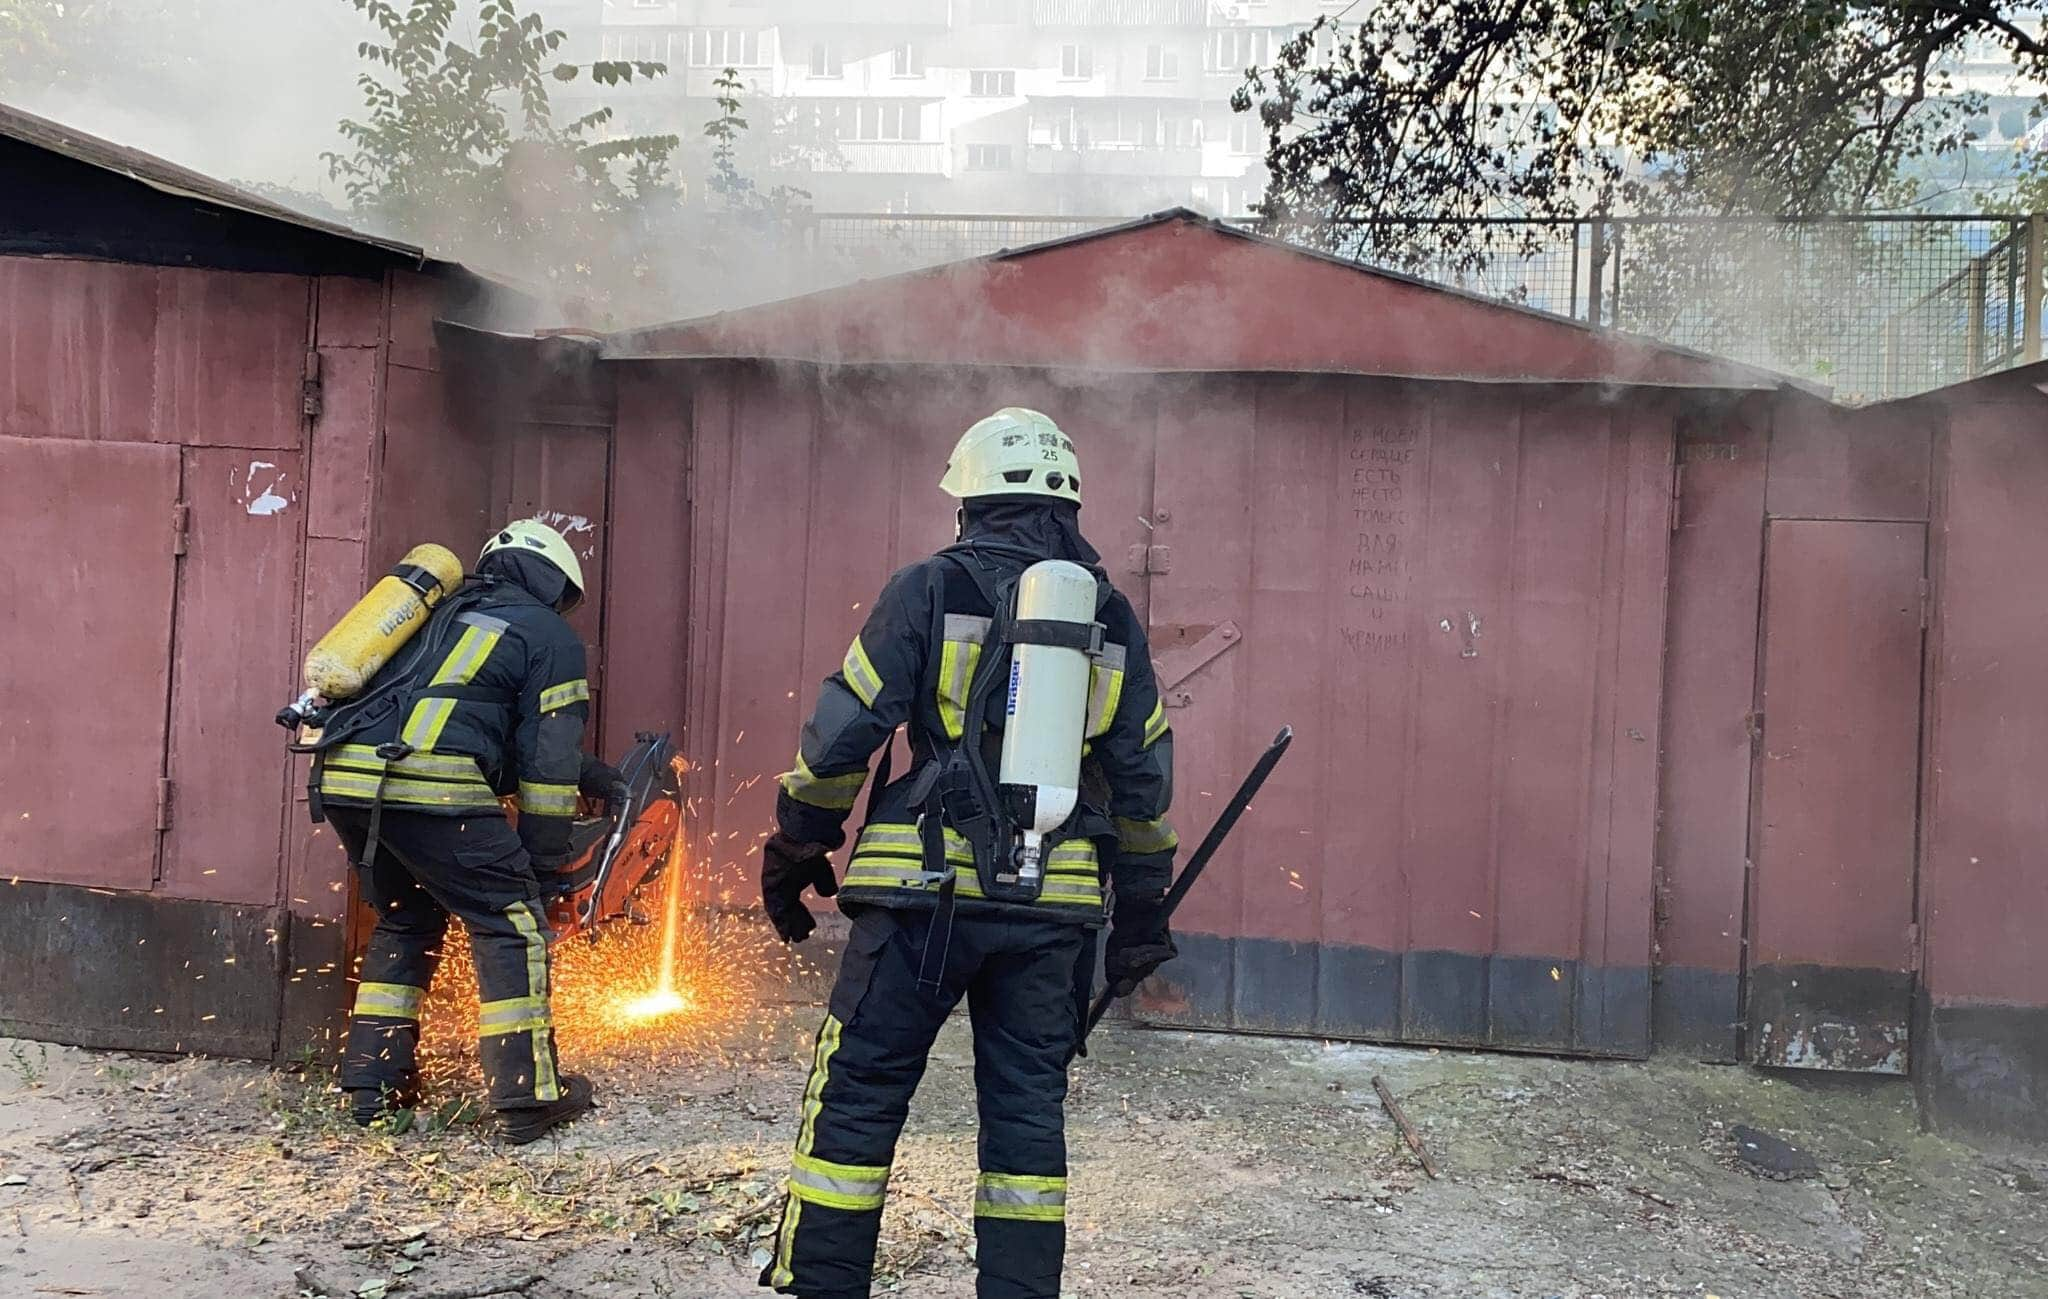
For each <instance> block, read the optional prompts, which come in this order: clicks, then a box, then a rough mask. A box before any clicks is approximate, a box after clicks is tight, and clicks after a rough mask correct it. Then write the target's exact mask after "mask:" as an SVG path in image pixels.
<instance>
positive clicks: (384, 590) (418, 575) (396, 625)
mask: <svg viewBox="0 0 2048 1299" xmlns="http://www.w3.org/2000/svg"><path fill="white" fill-rule="evenodd" d="M461 581H462V561H461V560H460V559H457V558H456V557H455V553H454V552H453V551H451V550H449V549H448V548H447V547H445V546H435V545H431V544H430V545H425V546H414V547H413V548H412V549H411V550H408V551H406V552H405V558H404V559H401V560H399V561H398V566H397V567H396V568H394V569H392V570H391V572H390V573H389V574H388V575H386V576H384V577H382V578H380V579H378V581H377V585H375V586H373V587H371V588H370V593H369V594H368V595H366V596H364V597H363V598H362V599H361V600H358V601H357V602H356V606H355V608H353V609H350V610H349V611H348V612H347V613H346V614H344V615H343V616H342V619H341V621H340V622H338V623H335V624H334V627H333V629H332V630H331V631H329V632H328V633H327V634H326V635H325V636H322V637H321V638H320V640H319V643H318V644H316V645H314V646H313V648H312V649H311V650H309V651H307V653H306V689H307V691H308V692H310V693H312V694H316V695H320V696H322V697H323V698H325V699H327V700H328V701H330V702H334V701H339V700H343V699H349V698H352V697H353V696H355V695H356V694H358V693H359V692H361V690H362V688H363V685H364V683H365V682H367V681H368V680H369V679H370V678H371V677H373V676H375V675H376V673H377V669H378V668H381V667H383V666H384V665H385V664H386V663H388V662H390V660H391V656H392V655H393V654H396V653H397V652H398V651H399V650H400V649H401V648H403V647H404V645H405V643H406V642H407V641H409V640H411V639H412V637H413V634H414V633H416V632H417V631H419V629H420V628H421V627H424V626H425V625H426V622H427V611H428V610H430V609H432V608H433V607H434V606H435V605H436V604H438V603H440V600H441V597H442V596H444V595H446V594H448V593H449V592H450V591H453V590H454V589H455V588H456V586H457V585H458V584H460V583H461Z"/></svg>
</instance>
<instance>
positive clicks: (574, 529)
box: [533, 510, 597, 559]
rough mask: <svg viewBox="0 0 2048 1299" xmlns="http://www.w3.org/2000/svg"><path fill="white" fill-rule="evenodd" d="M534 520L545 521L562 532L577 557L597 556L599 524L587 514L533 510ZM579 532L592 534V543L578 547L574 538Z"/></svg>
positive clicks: (588, 557)
mask: <svg viewBox="0 0 2048 1299" xmlns="http://www.w3.org/2000/svg"><path fill="white" fill-rule="evenodd" d="M533 520H534V522H536V523H545V524H547V525H548V526H549V527H550V528H553V529H554V530H555V531H556V532H559V533H561V534H562V537H563V539H564V540H565V541H568V542H569V548H570V549H571V550H575V551H576V556H577V558H579V559H596V558H597V525H596V524H595V523H592V522H591V521H590V520H589V519H588V518H586V517H585V516H583V515H581V514H564V513H562V512H561V511H560V510H535V511H534V512H533ZM579 532H588V533H590V534H591V535H590V543H591V544H589V545H587V546H584V547H582V548H581V549H578V548H577V546H576V542H575V541H574V540H573V538H574V537H575V535H576V534H577V533H579Z"/></svg>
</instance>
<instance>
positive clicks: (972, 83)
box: [967, 72, 1017, 99]
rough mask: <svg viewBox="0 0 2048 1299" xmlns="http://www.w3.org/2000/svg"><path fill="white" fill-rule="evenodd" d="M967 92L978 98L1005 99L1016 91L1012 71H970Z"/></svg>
mask: <svg viewBox="0 0 2048 1299" xmlns="http://www.w3.org/2000/svg"><path fill="white" fill-rule="evenodd" d="M967 93H968V94H970V95H973V96H975V97H976V98H979V99H1007V98H1009V97H1010V96H1011V95H1014V94H1016V93H1017V74H1016V73H1014V72H970V73H968V74H967Z"/></svg>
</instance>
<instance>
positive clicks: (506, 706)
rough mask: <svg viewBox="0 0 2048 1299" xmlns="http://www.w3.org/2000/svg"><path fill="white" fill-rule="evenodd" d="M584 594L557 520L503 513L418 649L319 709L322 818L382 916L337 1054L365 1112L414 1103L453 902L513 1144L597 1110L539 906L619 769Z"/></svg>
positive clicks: (354, 1100)
mask: <svg viewBox="0 0 2048 1299" xmlns="http://www.w3.org/2000/svg"><path fill="white" fill-rule="evenodd" d="M582 598H583V569H582V565H581V564H580V563H579V562H578V561H577V558H576V552H575V551H574V550H572V549H571V548H570V546H569V543H568V542H567V541H566V540H564V539H563V537H562V536H561V534H560V533H558V532H556V531H555V530H554V529H552V528H550V527H547V526H545V525H544V524H540V523H536V522H533V521H531V520H520V521H518V522H514V523H510V524H507V525H506V526H505V528H504V529H503V530H501V531H499V532H498V533H496V534H495V535H493V536H492V537H491V538H490V540H489V541H488V542H487V543H485V545H484V548H483V555H482V557H481V558H480V559H479V561H478V563H477V571H476V573H475V575H474V576H472V577H470V578H469V579H468V580H466V581H464V582H463V583H462V584H461V586H459V587H458V588H456V589H455V590H454V591H453V593H452V594H450V595H448V596H447V598H445V599H443V600H441V602H440V603H439V604H438V605H436V606H435V607H434V610H433V613H432V615H431V616H430V617H429V618H428V619H427V621H426V624H425V626H424V627H422V628H421V630H420V631H419V632H418V633H417V634H416V635H415V636H414V637H413V638H412V641H411V643H410V644H409V645H408V647H407V649H406V651H405V652H403V653H401V654H399V655H397V656H396V657H394V658H393V659H392V660H391V661H390V662H389V663H388V664H386V665H385V666H384V667H383V668H382V669H381V670H379V671H378V673H377V675H376V676H374V677H372V678H371V679H370V681H369V682H368V684H367V686H366V687H365V688H364V690H363V691H362V693H361V694H360V695H359V696H358V697H356V698H354V699H351V700H349V701H348V702H347V703H345V704H342V705H339V706H337V707H336V708H335V709H334V711H333V713H332V714H331V716H329V717H327V718H326V720H325V726H324V730H323V732H322V734H321V737H320V739H319V741H318V742H317V745H316V749H317V753H318V757H317V758H316V760H315V764H314V776H313V782H312V792H313V801H314V809H315V811H314V816H315V819H316V820H318V819H320V817H321V816H322V815H323V814H324V816H325V817H326V819H328V820H329V821H331V822H333V824H334V828H335V832H336V834H337V835H338V836H339V837H340V839H341V841H342V843H343V845H344V846H345V847H346V848H347V849H348V851H349V855H350V858H351V860H352V861H354V862H355V864H356V868H357V882H358V886H359V891H360V894H361V896H362V898H363V900H364V901H365V902H366V903H368V904H369V905H370V906H372V907H375V908H376V911H377V924H376V928H375V930H374V931H373V932H372V933H371V935H370V942H369V948H368V950H367V951H366V952H365V953H364V955H363V962H362V969H361V980H362V982H361V984H360V985H359V986H358V988H357V992H356V1001H355V1009H354V1012H353V1014H352V1016H351V1019H350V1023H349V1034H348V1046H347V1053H346V1055H345V1056H344V1058H343V1061H342V1069H341V1085H342V1087H343V1088H345V1089H346V1090H347V1091H348V1093H349V1096H350V1100H351V1109H352V1112H353V1114H354V1117H355V1120H356V1121H357V1122H358V1123H362V1124H368V1123H370V1122H371V1121H372V1120H374V1119H375V1118H376V1117H377V1116H378V1115H379V1114H380V1113H383V1112H384V1111H385V1110H386V1109H388V1108H392V1107H396V1106H409V1105H411V1104H414V1103H415V1102H416V1099H417V1089H418V1068H417V1059H416V1057H417V1052H418V1047H419V1027H420V1025H419V1017H420V1003H421V1001H422V1000H423V999H424V998H425V996H426V993H427V988H428V986H429V984H430V983H431V982H432V980H433V977H434V968H435V965H436V963H437V962H438V960H439V957H440V951H441V942H442V938H443V936H444V935H445V934H446V932H447V929H448V918H449V916H450V915H453V916H454V917H456V918H457V919H458V920H460V921H461V922H462V924H463V926H464V927H465V928H466V929H468V931H469V938H470V949H471V953H472V955H473V958H474V961H475V965H476V980H477V990H478V995H479V998H480V1000H481V1001H482V1008H481V1015H480V1018H479V1025H478V1031H479V1034H480V1041H479V1043H478V1050H479V1053H480V1054H481V1056H482V1058H483V1068H484V1077H485V1081H486V1082H487V1084H488V1086H489V1090H490V1100H491V1105H492V1108H493V1109H495V1110H496V1111H498V1113H499V1115H500V1117H501V1122H502V1129H503V1133H504V1136H505V1138H506V1140H508V1141H511V1142H514V1143H520V1144H523V1143H525V1142H528V1141H532V1140H533V1139H535V1138H537V1137H539V1136H540V1135H541V1134H542V1133H544V1132H546V1131H548V1130H549V1129H551V1128H553V1127H555V1126H557V1125H559V1124H562V1123H566V1122H568V1121H569V1120H571V1119H573V1118H575V1117H576V1116H578V1115H579V1114H582V1113H583V1112H584V1111H586V1110H588V1109H589V1108H590V1106H591V1089H590V1084H589V1082H588V1081H587V1080H586V1079H584V1078H581V1077H579V1076H577V1075H574V1074H564V1073H562V1072H561V1071H560V1069H559V1067H558V1066H557V1063H556V1058H555V1037H554V1020H553V1015H552V1012H551V1009H550V1003H549V989H548V936H549V935H548V929H547V918H546V905H545V901H544V899H545V884H546V881H547V879H548V877H549V875H550V874H551V873H552V872H553V871H554V870H555V869H556V868H557V867H559V866H560V865H561V864H562V863H563V862H565V861H566V860H567V859H568V855H569V833H570V827H571V824H572V822H573V820H574V818H575V815H576V798H577V793H578V789H579V785H580V786H582V787H583V788H584V791H585V792H588V793H602V792H604V791H605V789H606V788H607V787H608V786H609V785H611V784H612V783H613V782H615V781H616V779H617V777H616V774H615V773H612V772H611V771H610V769H609V768H607V767H605V766H604V765H603V764H602V763H597V762H595V761H594V760H591V759H587V758H586V757H585V756H584V755H583V753H582V751H581V746H582V739H583V728H584V724H585V721H586V720H587V718H588V716H589V712H590V702H589V700H590V687H589V684H588V683H587V681H586V680H585V678H584V671H585V669H584V650H583V643H582V641H581V640H579V639H578V638H577V636H576V633H575V632H574V631H573V630H571V629H570V627H569V623H568V621H567V620H566V619H565V618H564V617H563V615H564V614H565V613H567V612H568V611H569V610H570V609H572V608H574V607H575V605H576V604H577V602H578V601H580V600H581V599H582ZM507 795H516V797H517V800H518V804H517V805H518V812H519V815H518V828H517V829H516V830H515V829H514V828H513V825H512V823H511V822H510V821H508V820H507V819H506V817H505V813H504V808H503V806H502V805H501V803H500V802H499V799H500V797H501V796H507Z"/></svg>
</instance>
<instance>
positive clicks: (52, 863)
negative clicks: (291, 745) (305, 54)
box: [0, 110, 504, 1056]
mask: <svg viewBox="0 0 2048 1299" xmlns="http://www.w3.org/2000/svg"><path fill="white" fill-rule="evenodd" d="M0 174H4V175H6V177H7V184H6V185H5V186H4V187H0V488H4V491H5V494H6V501H7V518H8V521H9V524H10V526H11V527H12V529H13V530H14V531H15V533H16V534H17V538H18V539H17V541H16V543H15V544H16V546H17V549H16V550H15V552H14V553H15V554H16V555H17V556H26V557H27V558H26V560H25V561H23V560H21V559H17V560H16V561H15V562H10V563H8V564H7V565H5V566H4V567H0V600H4V601H5V602H6V604H5V607H6V608H7V609H9V610H10V611H11V613H10V616H9V617H8V618H6V619H5V620H0V662H5V663H6V665H7V667H6V671H5V673H4V675H0V791H4V795H0V859H4V861H5V862H6V867H5V873H6V876H7V877H8V879H9V881H10V884H9V886H8V887H7V888H6V889H5V904H4V905H0V1031H4V1032H10V1033H28V1034H34V1035H42V1036H53V1037H58V1038H62V1039H65V1040H70V1041H77V1042H85V1043H91V1044H100V1045H109V1046H123V1047H142V1048H150V1049H158V1050H165V1049H171V1050H175V1049H184V1050H200V1051H217V1052H223V1053H231V1054H239V1055H255V1056H269V1055H272V1054H273V1053H275V1052H280V1051H281V1052H290V1051H294V1050H296V1049H297V1048H298V1047H300V1046H302V1045H303V1044H304V1042H305V1040H306V1034H307V1033H308V1032H310V1031H312V1028H313V1026H314V1025H316V1024H318V1023H319V1022H320V1021H322V1020H324V1019H327V1018H329V1017H330V1016H331V1015H332V1014H333V1012H334V1011H335V1009H336V1008H337V1007H338V1006H339V1005H340V1004H342V1001H343V998H342V985H343V976H344V956H345V946H344V941H343V926H342V921H343V919H344V916H345V912H346V902H347V894H346V891H345V887H346V878H345V863H344V862H343V860H342V858H341V854H340V853H339V852H338V851H336V850H335V849H334V847H333V845H332V841H331V838H323V837H321V836H320V835H319V833H318V832H317V831H315V830H314V828H313V827H312V826H311V825H309V824H308V823H307V821H306V817H305V808H304V802H303V792H302V790H301V789H300V786H301V785H302V784H303V781H302V779H301V775H302V773H300V772H296V771H294V769H293V765H292V763H291V762H290V761H289V759H288V756H287V755H286V753H285V751H284V747H283V744H282V742H281V733H280V732H279V731H278V730H277V728H276V727H275V726H273V725H272V724H271V723H270V720H269V715H270V714H271V713H272V712H274V711H275V709H276V707H277V706H278V702H279V701H281V700H284V699H287V698H289V697H290V696H291V695H292V694H293V693H295V692H296V681H297V675H298V666H297V665H298V661H299V657H300V655H301V653H302V652H303V651H302V646H303V642H304V641H305V640H306V639H308V638H309V629H310V635H314V636H317V635H318V634H319V630H320V629H321V628H324V627H325V626H326V625H328V623H330V622H331V621H332V620H333V619H334V618H335V617H336V616H337V615H338V614H339V613H340V612H341V611H342V610H344V609H346V608H347V607H348V605H349V604H350V603H352V602H353V601H354V600H355V599H356V597H357V595H358V594H359V593H360V591H361V590H362V588H363V586H364V583H365V582H366V580H367V578H368V576H369V574H371V573H373V572H376V571H378V570H380V569H382V568H384V567H387V566H388V565H389V564H390V563H391V562H392V560H393V559H394V558H395V557H396V556H397V555H398V554H399V553H401V552H402V551H403V550H404V549H405V548H406V547H407V546H409V545H410V544H412V539H413V538H414V537H415V536H417V535H425V536H432V537H435V538H437V539H444V538H445V539H450V540H452V541H454V543H455V544H459V545H466V544H468V542H467V538H469V537H474V536H478V535H481V534H482V533H483V531H484V529H485V527H486V526H487V524H486V519H487V518H489V517H495V516H496V515H498V514H499V513H500V512H501V510H502V509H503V508H504V505H503V504H502V503H501V501H500V500H494V499H493V498H492V495H491V493H492V476H491V471H490V468H489V464H490V461H489V459H488V450H489V448H488V445H486V446H485V447H484V448H483V452H484V454H485V458H484V459H483V460H481V461H479V460H478V458H477V455H478V452H479V447H478V445H477V443H476V440H475V438H474V437H465V435H464V434H463V432H462V430H461V429H460V428H459V427H458V426H457V424H456V423H455V421H453V420H452V419H450V418H449V412H448V411H447V409H446V408H445V406H444V401H445V392H444V385H443V380H442V376H441V374H440V362H439V353H438V349H437V347H436V345H435V340H434V336H433V323H432V322H433V320H434V319H435V317H436V316H439V315H444V314H450V313H459V312H461V311H462V310H463V309H464V306H465V304H466V303H468V302H469V301H471V300H472V299H473V298H474V297H475V296H476V295H477V294H478V292H479V291H480V288H481V286H480V284H479V283H478V282H477V281H475V280H474V278H473V277H469V276H467V275H466V274H464V273H462V272H460V271H459V269H458V268H454V267H449V266H445V265H440V264H436V263H432V262H429V261H427V260H426V259H425V258H423V256H422V255H421V254H420V252H419V251H418V250H417V249H411V248H407V247H404V246H403V245H398V244H393V243H390V242H388V241H383V240H377V239H372V238H368V237H366V236H363V235H360V234H357V233H355V232H352V231H348V230H344V229H340V228H338V227H333V226H329V225H326V224H323V223H321V222H318V221H312V220H308V219H307V218H304V217H301V216H299V215H298V214H296V213H292V212H289V211H286V210H284V209H282V208H278V207H275V206H274V205H272V204H269V203H266V202H264V201H262V200H260V199H257V198H254V197H252V196H249V195H247V194H243V193H240V192H239V191H236V190H234V189H232V188H230V187H227V186H223V185H220V184H218V183H217V182H214V181H211V180H208V179H207V178H205V177H202V176H196V175H193V174H192V173H190V172H186V171H184V170H182V169H180V168H177V167H174V166H172V165H170V164H168V163H165V162H162V161H161V160H159V159H155V158H150V157H147V156H145V155H141V154H136V153H134V152H132V151H129V150H124V149H120V148H117V147H115V146H113V145H109V144H107V143H105V142H103V141H98V140H94V139H92V138H90V137H86V136H81V135H78V134H77V133H75V132H71V131H68V130H66V129H64V128H62V127H59V126H57V125H55V124H53V123H50V122H46V121H43V120H41V119H38V118H34V117H30V116H28V115H26V114H19V113H15V112H12V111H10V110H0ZM479 464H481V465H482V466H483V468H482V470H481V473H480V472H479Z"/></svg>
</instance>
